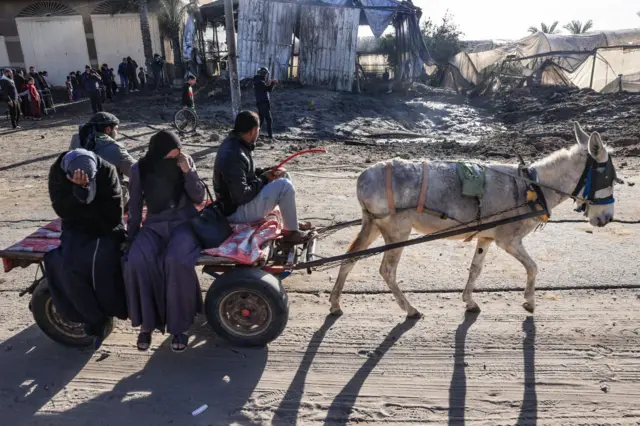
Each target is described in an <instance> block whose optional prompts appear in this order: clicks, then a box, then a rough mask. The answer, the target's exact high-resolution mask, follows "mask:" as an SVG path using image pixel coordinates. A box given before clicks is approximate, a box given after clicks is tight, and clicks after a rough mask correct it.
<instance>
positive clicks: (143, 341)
mask: <svg viewBox="0 0 640 426" xmlns="http://www.w3.org/2000/svg"><path fill="white" fill-rule="evenodd" d="M151 333H152V332H151V331H141V332H140V333H139V334H138V341H137V342H136V346H137V347H138V350H139V351H140V352H146V351H148V350H149V347H150V346H151Z"/></svg>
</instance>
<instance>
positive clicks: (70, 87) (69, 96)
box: [65, 75, 73, 102]
mask: <svg viewBox="0 0 640 426" xmlns="http://www.w3.org/2000/svg"><path fill="white" fill-rule="evenodd" d="M65 86H67V99H68V101H69V102H73V83H72V82H71V76H70V75H68V76H67V81H66V82H65Z"/></svg>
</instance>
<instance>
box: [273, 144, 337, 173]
mask: <svg viewBox="0 0 640 426" xmlns="http://www.w3.org/2000/svg"><path fill="white" fill-rule="evenodd" d="M315 152H322V153H326V152H327V150H326V149H322V148H316V149H305V150H304V151H300V152H296V153H295V154H291V155H290V156H288V157H287V158H285V159H284V160H282V161H281V162H280V164H278V165H277V166H275V167H274V168H273V169H271V171H272V172H274V171H276V170H278V169H279V168H280V167H282V166H284V165H285V164H286V163H288V162H289V161H291V160H293V159H294V158H296V157H297V156H298V155H302V154H311V153H315Z"/></svg>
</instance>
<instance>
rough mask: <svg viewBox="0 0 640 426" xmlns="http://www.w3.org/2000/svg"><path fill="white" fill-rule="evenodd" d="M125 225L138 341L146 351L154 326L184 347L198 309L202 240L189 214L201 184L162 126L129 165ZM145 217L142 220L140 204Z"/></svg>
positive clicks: (178, 348) (130, 305) (200, 192)
mask: <svg viewBox="0 0 640 426" xmlns="http://www.w3.org/2000/svg"><path fill="white" fill-rule="evenodd" d="M129 183H130V190H131V200H130V201H129V220H128V227H127V230H128V232H129V242H130V243H131V248H130V250H129V252H128V254H127V256H126V257H127V261H126V263H125V267H124V273H125V286H126V289H127V303H128V308H129V316H130V318H131V324H132V325H133V327H138V326H140V333H139V334H138V340H137V347H138V350H140V351H146V350H148V349H149V346H150V345H151V334H152V333H153V330H156V329H157V330H160V331H162V332H163V333H164V331H165V329H166V330H167V331H168V332H169V333H170V334H171V335H172V336H173V338H172V340H171V350H173V351H174V352H183V351H184V350H185V349H186V348H187V343H188V336H187V335H186V332H187V330H188V329H189V327H191V326H192V325H193V323H194V321H195V317H196V314H197V313H199V312H201V311H202V294H201V291H200V283H199V281H198V275H197V274H196V262H197V261H198V256H199V255H200V244H199V242H198V240H197V239H196V237H195V235H194V234H193V231H192V229H191V224H190V220H191V219H192V218H194V217H196V216H197V215H198V210H197V209H196V207H195V206H194V204H201V203H202V202H203V201H204V193H205V188H204V184H203V183H202V181H201V180H200V178H199V177H198V173H197V171H196V166H195V163H194V162H193V159H192V158H191V157H189V156H188V155H187V154H185V153H184V151H183V150H182V144H181V142H180V139H179V138H178V136H177V135H176V134H175V133H173V132H170V131H167V130H163V131H160V132H158V133H156V134H155V135H153V136H152V137H151V140H150V142H149V150H148V151H147V153H146V154H145V156H144V157H142V158H141V159H140V161H138V162H137V163H136V164H134V166H133V168H132V169H131V181H130V182H129ZM143 204H146V206H147V217H146V219H145V221H144V226H141V225H142V219H143V216H142V207H143Z"/></svg>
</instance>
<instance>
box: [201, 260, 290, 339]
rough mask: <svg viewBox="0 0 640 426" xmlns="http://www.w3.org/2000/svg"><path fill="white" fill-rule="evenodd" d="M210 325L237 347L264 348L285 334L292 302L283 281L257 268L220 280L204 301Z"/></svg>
mask: <svg viewBox="0 0 640 426" xmlns="http://www.w3.org/2000/svg"><path fill="white" fill-rule="evenodd" d="M205 312H206V315H207V320H208V322H209V325H210V326H211V328H213V330H214V331H215V332H216V333H217V334H218V335H219V336H220V337H222V338H223V339H225V340H226V341H228V342H229V343H231V344H233V345H238V346H264V345H266V344H268V343H269V342H271V341H273V340H275V339H276V338H278V336H280V334H282V332H283V331H284V329H285V327H286V325H287V321H288V320H289V299H288V297H287V293H286V292H285V290H284V287H283V286H282V283H281V282H280V280H278V279H277V278H276V277H274V276H273V275H271V274H268V273H266V272H264V271H263V270H261V269H258V268H239V269H235V270H233V271H231V272H227V273H225V274H223V275H222V276H221V277H220V278H217V279H216V280H215V281H214V282H213V284H211V287H210V288H209V291H207V296H206V298H205Z"/></svg>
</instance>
